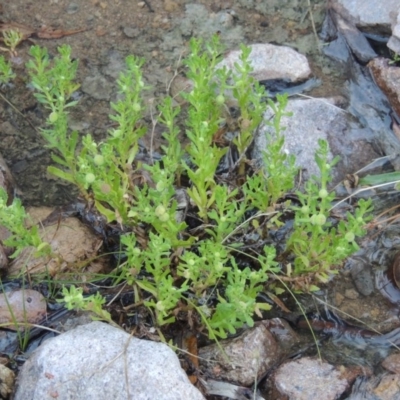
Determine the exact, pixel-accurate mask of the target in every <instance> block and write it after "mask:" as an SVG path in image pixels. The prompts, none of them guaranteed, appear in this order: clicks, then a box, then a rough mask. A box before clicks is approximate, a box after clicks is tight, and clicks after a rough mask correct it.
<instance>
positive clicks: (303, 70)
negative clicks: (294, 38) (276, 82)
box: [218, 43, 311, 82]
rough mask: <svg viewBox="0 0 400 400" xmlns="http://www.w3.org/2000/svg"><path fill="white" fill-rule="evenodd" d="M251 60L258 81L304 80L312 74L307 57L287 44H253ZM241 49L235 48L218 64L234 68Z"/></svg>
mask: <svg viewBox="0 0 400 400" xmlns="http://www.w3.org/2000/svg"><path fill="white" fill-rule="evenodd" d="M249 47H250V48H251V53H250V56H249V60H250V63H251V66H252V67H253V72H252V74H251V75H252V76H253V77H254V78H255V79H256V80H258V81H265V80H270V79H285V80H288V81H290V82H300V81H304V80H306V79H307V78H309V77H310V76H311V68H310V66H309V64H308V61H307V58H306V57H305V56H304V55H302V54H300V53H298V52H297V51H295V50H293V49H292V48H290V47H287V46H276V45H273V44H268V43H265V44H252V45H250V46H249ZM241 53H242V52H241V50H233V51H230V52H228V53H227V54H226V56H225V58H224V59H223V60H222V61H221V62H220V63H219V64H218V66H219V67H223V66H226V67H227V68H228V69H232V70H233V69H234V64H235V63H240V60H239V57H240V55H241Z"/></svg>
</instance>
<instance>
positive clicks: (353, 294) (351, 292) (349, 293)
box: [344, 289, 360, 300]
mask: <svg viewBox="0 0 400 400" xmlns="http://www.w3.org/2000/svg"><path fill="white" fill-rule="evenodd" d="M344 297H346V298H347V299H350V300H355V299H358V298H359V297H360V295H359V294H358V292H357V290H355V289H347V290H346V291H345V292H344Z"/></svg>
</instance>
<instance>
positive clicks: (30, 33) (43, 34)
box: [0, 22, 87, 40]
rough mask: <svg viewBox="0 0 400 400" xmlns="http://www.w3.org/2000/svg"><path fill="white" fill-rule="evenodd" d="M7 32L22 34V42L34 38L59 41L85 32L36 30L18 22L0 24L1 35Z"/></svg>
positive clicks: (80, 30) (50, 29) (76, 30)
mask: <svg viewBox="0 0 400 400" xmlns="http://www.w3.org/2000/svg"><path fill="white" fill-rule="evenodd" d="M9 30H13V31H18V32H20V33H21V34H22V40H26V39H29V38H30V37H34V36H36V37H38V38H40V39H59V38H62V37H64V36H70V35H75V34H76V33H80V32H84V31H87V29H86V28H80V29H73V30H68V31H64V30H63V29H54V28H51V27H46V26H44V27H42V28H40V29H39V30H36V29H34V28H31V27H30V26H27V25H23V24H19V23H18V22H0V31H1V32H2V33H3V32H4V31H9ZM0 40H2V38H1V37H0Z"/></svg>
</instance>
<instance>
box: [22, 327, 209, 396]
mask: <svg viewBox="0 0 400 400" xmlns="http://www.w3.org/2000/svg"><path fill="white" fill-rule="evenodd" d="M55 398H57V400H67V399H74V400H110V399H113V400H126V399H135V400H149V399H157V400H187V399H191V400H204V397H203V395H202V394H201V393H200V392H199V391H198V390H197V389H196V388H195V387H194V386H193V385H192V384H191V383H190V382H189V379H188V378H187V376H186V374H185V372H184V371H183V370H182V368H181V366H180V364H179V360H178V357H177V356H176V354H175V353H174V352H173V351H172V350H171V349H170V348H169V347H168V346H167V345H165V344H163V343H155V342H150V341H146V340H140V339H137V338H134V337H131V336H130V335H129V334H128V333H126V332H124V331H123V330H122V329H118V328H114V327H112V326H110V325H107V324H105V323H102V322H98V321H96V322H92V323H90V324H88V325H83V326H80V327H78V328H76V329H73V330H71V331H68V332H66V333H64V334H62V335H60V336H58V337H56V338H53V339H48V340H47V341H45V342H44V343H43V344H42V345H41V346H40V347H39V348H38V349H37V350H36V351H35V352H34V353H33V354H32V355H31V357H30V358H29V359H28V360H27V361H26V363H25V364H24V365H23V367H22V369H21V372H20V375H19V380H18V386H17V389H16V393H15V397H14V399H15V400H26V399H30V400H54V399H55Z"/></svg>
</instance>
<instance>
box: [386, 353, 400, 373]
mask: <svg viewBox="0 0 400 400" xmlns="http://www.w3.org/2000/svg"><path fill="white" fill-rule="evenodd" d="M382 367H383V368H385V369H386V370H388V371H390V372H394V373H395V374H398V375H400V354H398V353H394V354H391V355H390V356H389V357H386V358H385V359H384V360H383V362H382Z"/></svg>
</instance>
